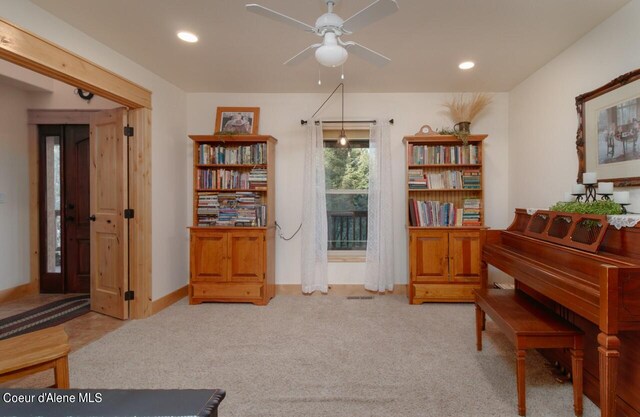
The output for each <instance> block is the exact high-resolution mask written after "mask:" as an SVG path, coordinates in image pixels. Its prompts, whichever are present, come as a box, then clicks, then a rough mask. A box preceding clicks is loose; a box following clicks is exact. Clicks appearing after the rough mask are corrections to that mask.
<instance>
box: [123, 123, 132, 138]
mask: <svg viewBox="0 0 640 417" xmlns="http://www.w3.org/2000/svg"><path fill="white" fill-rule="evenodd" d="M124 135H125V136H129V137H131V136H133V128H132V127H131V126H125V127H124Z"/></svg>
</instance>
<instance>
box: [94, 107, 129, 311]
mask: <svg viewBox="0 0 640 417" xmlns="http://www.w3.org/2000/svg"><path fill="white" fill-rule="evenodd" d="M125 125H126V110H125V109H123V108H120V109H113V110H106V111H101V112H96V113H94V114H92V115H91V126H90V147H91V150H90V152H91V157H90V184H91V198H90V210H91V220H92V222H91V232H90V233H91V309H92V310H93V311H97V312H99V313H103V314H106V315H109V316H113V317H117V318H120V319H126V318H128V316H129V308H128V302H126V301H125V300H124V296H125V292H126V291H127V290H128V288H129V285H128V257H127V253H128V234H127V224H126V220H125V219H124V209H125V202H126V196H127V176H126V172H127V169H126V167H127V165H126V157H127V142H126V138H125V137H124V126H125Z"/></svg>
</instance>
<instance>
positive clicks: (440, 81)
mask: <svg viewBox="0 0 640 417" xmlns="http://www.w3.org/2000/svg"><path fill="white" fill-rule="evenodd" d="M32 1H33V3H35V4H37V5H39V6H40V7H42V8H44V9H46V10H48V11H49V12H51V13H52V14H54V15H56V16H58V17H59V18H61V19H63V20H65V21H67V22H68V23H70V24H71V25H73V26H75V27H77V28H78V29H80V30H82V31H83V32H85V33H87V34H89V35H90V36H92V37H93V38H95V39H97V40H99V41H100V42H102V43H104V44H106V45H107V46H109V47H111V48H112V49H114V50H116V51H118V52H120V53H122V54H123V55H125V56H127V57H129V58H131V59H132V60H134V61H136V62H138V63H139V64H141V65H143V66H144V67H146V68H148V69H149V70H151V71H153V72H154V73H156V74H158V75H160V76H161V77H163V78H165V79H166V80H168V81H170V82H172V83H173V84H175V85H177V86H178V87H180V88H182V89H184V90H185V91H188V92H238V93H240V92H318V91H324V90H326V89H327V88H328V86H334V85H335V84H336V83H337V82H338V80H339V76H340V70H339V69H329V68H325V67H322V69H321V76H322V79H323V81H324V82H323V86H322V87H319V86H318V82H317V81H318V68H319V65H318V64H317V63H316V62H315V59H313V58H310V59H309V60H307V61H305V62H304V63H302V64H300V65H298V66H296V67H289V66H283V65H282V62H284V61H285V60H287V59H288V58H290V57H291V56H293V55H295V54H296V53H298V52H299V51H301V50H302V49H304V48H306V47H307V46H308V45H310V44H311V43H315V42H317V39H318V38H317V37H316V36H315V35H313V34H310V33H305V32H302V31H299V30H297V29H295V28H293V27H290V26H287V25H284V24H281V23H278V22H275V21H272V20H270V19H267V18H264V17H261V16H257V15H255V14H252V13H249V12H247V11H246V10H245V8H244V5H245V3H248V2H252V3H254V2H255V3H259V4H261V5H263V6H265V7H269V8H271V9H274V10H277V11H280V12H282V13H284V14H287V15H289V16H292V17H294V18H296V19H298V20H301V21H303V22H306V23H309V24H311V25H314V23H315V20H316V18H317V17H318V16H320V15H321V14H322V13H324V12H325V11H326V7H325V5H324V1H322V0H250V1H243V0H188V1H187V0H182V1H180V0H32ZM372 1H373V0H342V1H341V3H340V4H339V5H338V6H337V7H336V10H335V11H336V13H338V14H339V15H340V16H341V17H342V18H344V19H346V18H347V17H349V16H351V15H352V14H354V13H356V12H357V11H359V10H361V9H362V8H364V7H366V6H367V5H368V4H369V3H371V2H372ZM397 1H398V4H399V6H400V10H399V11H398V12H396V13H395V14H393V15H391V16H388V17H386V18H384V19H382V20H380V21H378V22H375V23H373V24H371V25H369V26H368V27H366V28H364V29H362V30H360V31H359V32H357V33H354V34H353V35H351V36H348V37H344V39H345V40H353V41H356V42H358V43H360V44H363V45H365V46H367V47H369V48H371V49H374V50H376V51H378V52H380V53H382V54H384V55H386V56H388V57H389V58H391V59H392V62H391V63H390V64H389V65H387V66H386V67H383V68H377V67H375V66H373V65H371V64H369V63H367V62H364V61H362V60H361V59H360V58H358V57H355V56H353V55H352V56H350V57H349V59H348V60H347V62H346V63H345V66H344V70H345V77H346V80H345V85H346V90H347V92H444V91H496V92H497V91H509V90H510V89H512V88H513V87H514V86H516V85H517V84H518V83H519V82H521V81H522V80H524V79H525V78H526V77H528V76H529V75H531V74H532V73H533V72H535V71H536V70H537V69H538V68H540V67H541V66H543V65H544V64H545V63H547V62H548V61H549V60H551V59H552V58H553V57H555V56H556V55H557V54H559V53H560V52H562V51H563V50H564V49H565V48H567V47H568V46H569V45H571V44H572V43H574V42H575V41H576V40H578V39H579V38H580V37H582V36H583V35H584V34H586V33H587V32H588V31H589V30H591V29H592V28H594V27H595V26H597V25H598V24H599V23H600V22H602V21H603V20H605V19H606V18H607V17H609V16H611V15H612V14H613V13H614V12H616V11H617V10H618V9H619V8H620V7H622V6H623V5H625V4H626V3H628V2H629V0H397ZM179 30H189V31H192V32H194V33H196V34H197V35H198V36H199V37H200V42H198V43H197V44H186V43H184V42H182V41H180V40H179V39H178V38H177V37H176V32H178V31H179ZM463 60H473V61H475V62H476V68H475V69H473V70H471V71H467V72H462V71H460V70H459V69H458V68H457V65H458V63H459V62H461V61H463Z"/></svg>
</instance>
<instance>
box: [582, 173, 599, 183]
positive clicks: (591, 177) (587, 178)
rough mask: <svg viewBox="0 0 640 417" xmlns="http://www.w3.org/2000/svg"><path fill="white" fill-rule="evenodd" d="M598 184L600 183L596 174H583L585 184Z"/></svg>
mask: <svg viewBox="0 0 640 417" xmlns="http://www.w3.org/2000/svg"><path fill="white" fill-rule="evenodd" d="M596 182H598V177H597V176H596V173H595V172H585V173H584V174H582V183H583V184H595V183H596Z"/></svg>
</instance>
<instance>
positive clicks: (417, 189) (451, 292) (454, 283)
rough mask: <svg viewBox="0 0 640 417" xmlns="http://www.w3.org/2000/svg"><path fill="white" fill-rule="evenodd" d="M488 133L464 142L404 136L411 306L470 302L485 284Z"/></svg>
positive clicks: (469, 138) (471, 137)
mask: <svg viewBox="0 0 640 417" xmlns="http://www.w3.org/2000/svg"><path fill="white" fill-rule="evenodd" d="M486 137H487V135H470V136H469V137H468V145H464V144H463V143H462V141H460V140H459V139H458V138H457V137H455V136H448V135H434V136H406V137H405V138H404V140H403V142H404V144H405V146H406V167H407V168H406V177H405V191H406V193H405V195H406V206H405V207H406V224H407V231H408V237H409V242H408V245H409V288H408V291H407V294H408V297H409V302H410V303H411V304H422V303H424V302H472V301H473V290H474V289H475V288H482V287H486V267H485V266H484V265H483V263H482V244H483V240H484V232H483V231H484V229H485V227H484V192H483V188H484V187H483V181H484V174H483V165H482V143H483V140H484V139H485V138H486ZM472 203H475V204H472ZM465 204H466V205H465ZM445 219H446V220H445Z"/></svg>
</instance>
